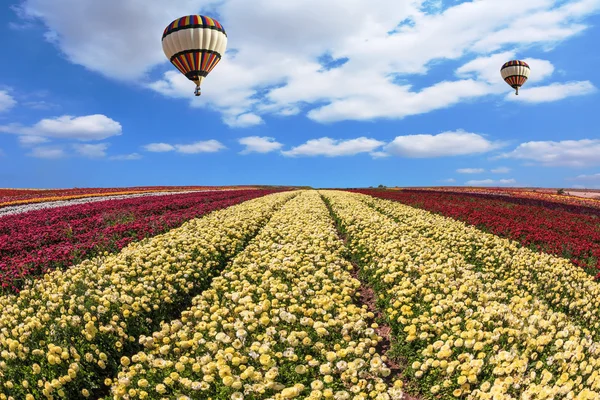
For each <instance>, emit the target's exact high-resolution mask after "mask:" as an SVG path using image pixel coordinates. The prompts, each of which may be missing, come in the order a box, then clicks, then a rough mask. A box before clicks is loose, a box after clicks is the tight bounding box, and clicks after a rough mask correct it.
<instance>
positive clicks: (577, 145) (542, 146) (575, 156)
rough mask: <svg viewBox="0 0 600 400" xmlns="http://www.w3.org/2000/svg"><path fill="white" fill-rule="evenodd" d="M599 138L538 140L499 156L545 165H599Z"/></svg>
mask: <svg viewBox="0 0 600 400" xmlns="http://www.w3.org/2000/svg"><path fill="white" fill-rule="evenodd" d="M599 154H600V140H598V139H582V140H564V141H560V142H554V141H539V142H527V143H522V144H520V145H519V146H518V147H517V148H516V149H514V150H513V151H511V152H509V153H505V154H502V155H500V156H499V158H514V159H519V160H526V161H529V162H533V163H535V164H539V165H543V166H546V167H558V166H565V167H587V166H591V165H600V157H598V155H599Z"/></svg>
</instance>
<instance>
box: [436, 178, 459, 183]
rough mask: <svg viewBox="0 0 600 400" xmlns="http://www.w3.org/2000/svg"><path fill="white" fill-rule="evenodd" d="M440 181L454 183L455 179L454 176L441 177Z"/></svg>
mask: <svg viewBox="0 0 600 400" xmlns="http://www.w3.org/2000/svg"><path fill="white" fill-rule="evenodd" d="M440 182H442V183H454V182H456V179H454V178H448V179H442V180H441V181H440Z"/></svg>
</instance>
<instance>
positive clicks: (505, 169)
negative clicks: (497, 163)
mask: <svg viewBox="0 0 600 400" xmlns="http://www.w3.org/2000/svg"><path fill="white" fill-rule="evenodd" d="M510 171H511V169H510V168H508V167H498V168H494V169H492V171H491V172H492V174H508V173H509V172H510Z"/></svg>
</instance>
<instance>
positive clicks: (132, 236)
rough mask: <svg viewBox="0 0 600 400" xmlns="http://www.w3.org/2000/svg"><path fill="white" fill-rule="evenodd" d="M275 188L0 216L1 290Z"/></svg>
mask: <svg viewBox="0 0 600 400" xmlns="http://www.w3.org/2000/svg"><path fill="white" fill-rule="evenodd" d="M276 191H279V190H233V191H222V192H221V191H219V192H199V193H187V194H177V195H167V196H155V197H138V198H133V199H123V200H107V201H102V202H96V203H88V204H81V205H74V206H65V207H60V208H54V209H51V210H36V211H31V212H27V213H24V214H17V215H8V216H5V217H2V218H0V282H1V285H2V289H1V291H3V292H6V291H18V290H19V289H20V288H22V286H23V284H24V282H25V281H26V279H27V278H29V277H32V276H33V277H34V276H39V275H41V274H44V273H45V272H47V271H49V270H52V269H54V268H64V267H68V266H71V265H74V264H77V263H79V262H81V261H83V260H84V259H88V258H91V257H93V256H95V255H97V254H99V253H102V252H104V251H109V252H116V251H118V250H120V249H122V248H123V247H125V246H126V245H127V244H129V243H130V242H132V241H137V240H141V239H143V238H146V237H150V236H154V235H157V234H160V233H164V232H166V231H167V230H169V229H172V228H175V227H178V226H180V225H181V224H182V223H184V222H185V221H187V220H190V219H193V218H196V217H199V216H202V215H204V214H206V213H208V212H211V211H214V210H218V209H222V208H225V207H229V206H232V205H234V204H238V203H241V202H243V201H246V200H250V199H254V198H257V197H260V196H264V195H267V194H270V193H274V192H276Z"/></svg>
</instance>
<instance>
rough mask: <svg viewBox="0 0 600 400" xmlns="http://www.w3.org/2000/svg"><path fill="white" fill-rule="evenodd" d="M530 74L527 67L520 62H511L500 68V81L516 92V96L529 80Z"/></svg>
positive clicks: (524, 63) (523, 62)
mask: <svg viewBox="0 0 600 400" xmlns="http://www.w3.org/2000/svg"><path fill="white" fill-rule="evenodd" d="M530 72H531V70H530V68H529V65H528V64H527V63H526V62H525V61H521V60H511V61H509V62H507V63H504V65H503V66H502V68H500V74H501V75H502V79H504V82H506V83H507V84H508V85H510V86H511V87H512V88H513V89H515V90H516V94H519V88H520V87H521V86H523V85H524V84H525V82H526V81H527V79H529V73H530Z"/></svg>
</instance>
